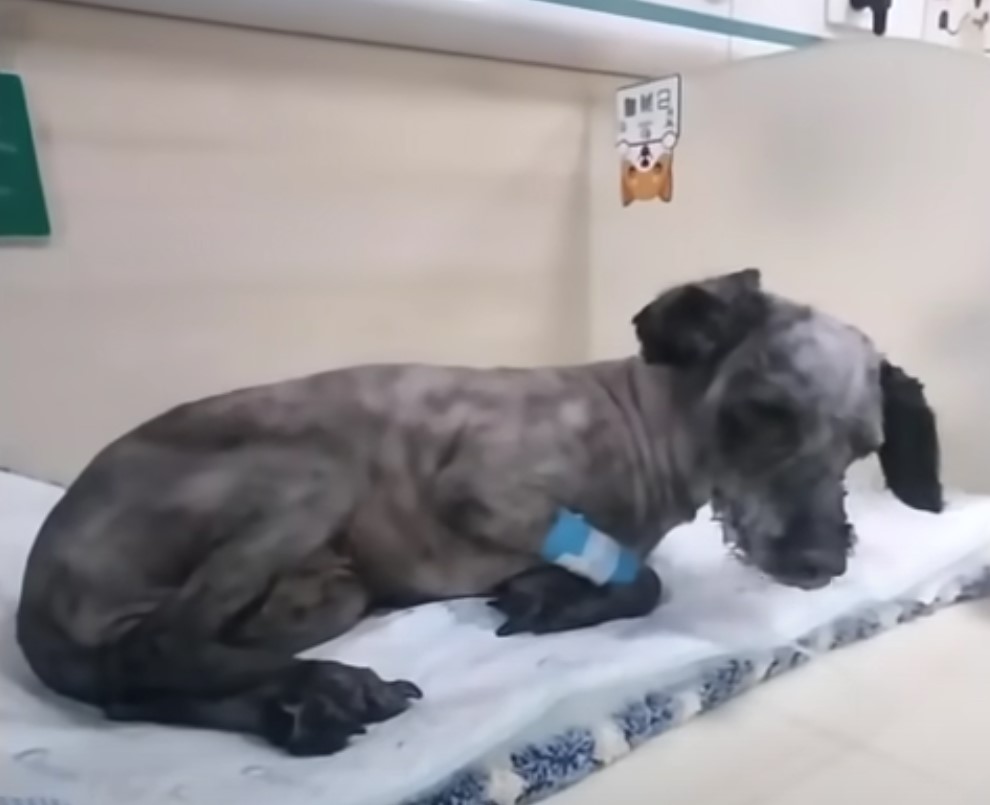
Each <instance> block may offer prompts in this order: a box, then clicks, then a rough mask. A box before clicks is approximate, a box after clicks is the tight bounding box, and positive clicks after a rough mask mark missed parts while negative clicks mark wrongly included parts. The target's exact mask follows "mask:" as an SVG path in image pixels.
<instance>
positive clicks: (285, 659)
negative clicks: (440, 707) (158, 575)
mask: <svg viewBox="0 0 990 805" xmlns="http://www.w3.org/2000/svg"><path fill="white" fill-rule="evenodd" d="M296 503H297V504H299V501H296ZM316 509H317V510H307V508H306V506H305V505H304V502H303V504H302V505H296V506H295V508H293V509H292V510H288V511H286V510H283V509H281V508H280V509H279V511H278V512H277V513H275V512H270V513H268V514H267V516H266V518H265V522H264V523H261V524H258V525H255V526H254V527H252V529H251V530H250V531H249V532H248V533H245V534H243V535H241V536H240V537H238V538H237V539H234V540H231V541H230V542H228V543H227V544H225V545H223V546H222V547H220V548H218V549H217V551H216V552H215V553H214V554H213V555H212V556H210V557H209V558H208V559H207V560H206V561H205V562H204V563H203V564H202V565H200V566H199V567H198V568H197V569H196V570H195V571H194V572H193V574H192V576H191V577H190V579H189V581H188V582H187V583H186V584H185V585H184V587H183V588H182V589H181V590H180V591H179V592H178V593H177V594H176V595H175V596H173V597H172V599H171V600H170V601H168V602H167V603H165V604H163V605H162V606H161V607H160V608H159V609H158V610H157V611H155V612H154V613H152V614H150V615H148V616H146V617H145V618H144V619H142V620H141V621H140V622H139V623H138V624H136V625H135V626H134V627H132V628H131V629H130V630H129V631H127V632H126V633H125V634H123V635H122V636H120V637H119V638H118V639H117V640H115V641H113V642H111V643H110V644H109V645H107V646H104V648H103V649H102V652H101V653H102V663H101V667H102V669H103V672H102V678H103V682H104V690H103V691H102V692H103V694H104V695H103V696H102V697H101V700H102V704H103V707H104V710H105V712H106V713H107V715H108V716H109V717H111V718H115V719H121V720H151V721H158V722H164V723H171V724H186V725H189V726H199V727H208V728H213V729H221V730H228V731H231V730H233V731H239V732H249V733H254V734H257V735H260V736H262V737H264V738H265V739H267V740H268V741H270V742H271V743H273V744H275V745H276V746H279V747H282V748H283V749H285V750H286V751H288V752H290V753H292V754H296V755H312V754H327V753H330V752H335V751H338V750H339V749H342V748H343V747H344V746H345V745H346V743H347V741H348V740H349V738H350V737H351V736H353V735H357V734H359V733H361V732H363V730H364V725H366V724H369V723H372V722H377V721H382V720H385V719H387V718H391V717H392V716H395V715H397V714H399V713H400V712H402V711H404V710H405V709H406V708H407V707H408V706H409V702H410V700H411V699H414V698H419V696H420V695H421V694H420V692H419V690H418V689H417V688H416V687H415V685H413V684H411V683H409V682H405V681H395V682H386V681H383V680H382V679H380V678H379V677H378V676H377V675H376V674H375V673H374V672H373V671H371V670H368V669H364V668H356V667H351V666H346V665H343V664H341V663H336V662H330V661H318V660H300V659H296V658H294V657H293V656H292V653H293V651H294V650H295V649H296V648H299V647H300V646H299V645H298V640H299V638H300V632H299V631H298V629H296V630H294V628H293V627H294V624H293V623H292V622H291V621H285V622H283V621H281V620H279V619H278V618H275V619H274V620H272V621H270V623H269V630H270V631H269V632H268V633H267V634H266V635H260V636H259V637H260V638H261V639H258V640H257V641H255V642H253V644H249V643H245V644H242V645H238V642H239V640H238V627H239V626H240V627H243V629H244V634H250V628H249V624H250V622H251V618H252V616H254V615H258V614H259V613H263V612H265V601H266V599H267V598H268V597H269V596H270V595H271V594H272V593H273V591H274V590H277V589H278V585H279V579H280V578H281V577H282V576H283V575H286V574H287V575H288V577H291V575H292V573H293V571H294V569H295V568H296V567H297V566H299V565H300V563H304V562H305V559H306V558H307V557H308V556H310V555H311V554H312V553H313V552H314V551H315V550H318V549H319V548H320V547H321V546H322V545H323V544H325V543H327V542H328V541H330V537H329V536H328V531H327V529H326V523H327V522H328V519H327V518H326V514H327V512H326V511H322V510H319V509H320V507H316ZM331 522H332V520H331ZM314 529H315V530H314ZM303 566H304V565H303ZM337 581H338V582H339V583H337V584H328V585H327V587H326V592H327V595H326V597H325V599H324V600H323V601H322V604H323V606H322V607H313V609H312V611H311V612H309V613H308V614H311V615H320V616H322V617H323V618H324V620H325V622H324V624H323V631H322V632H321V633H320V634H317V633H316V632H315V631H311V632H310V634H309V635H307V637H309V638H311V639H313V640H315V641H316V642H319V640H320V639H329V637H332V636H333V635H334V634H339V633H341V632H343V631H346V630H347V629H349V628H350V627H351V626H353V625H354V624H355V623H356V622H357V621H358V620H359V619H360V617H361V615H362V614H363V613H364V612H365V609H366V606H367V595H366V593H365V592H364V590H363V588H362V586H361V584H360V581H359V579H358V578H357V577H356V576H351V577H350V578H349V579H343V578H341V579H338V580H337ZM299 614H300V615H304V614H307V613H306V612H300V613H299ZM283 628H284V633H283V631H282V629H283ZM293 637H295V638H296V641H293ZM266 638H267V639H266ZM287 644H288V645H287Z"/></svg>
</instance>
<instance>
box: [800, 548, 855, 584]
mask: <svg viewBox="0 0 990 805" xmlns="http://www.w3.org/2000/svg"><path fill="white" fill-rule="evenodd" d="M794 571H795V572H796V573H797V574H798V575H799V576H803V577H807V578H810V579H819V578H824V579H834V578H836V577H838V576H841V575H842V574H844V573H845V572H846V557H845V554H843V553H838V552H836V551H827V550H823V549H821V548H808V549H805V550H803V551H801V552H800V553H798V554H797V556H795V561H794Z"/></svg>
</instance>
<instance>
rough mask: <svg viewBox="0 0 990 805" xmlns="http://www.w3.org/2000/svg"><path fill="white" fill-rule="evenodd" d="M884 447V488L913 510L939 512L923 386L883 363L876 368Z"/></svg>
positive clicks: (931, 421)
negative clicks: (879, 390) (879, 391)
mask: <svg viewBox="0 0 990 805" xmlns="http://www.w3.org/2000/svg"><path fill="white" fill-rule="evenodd" d="M880 388H881V391H882V393H883V444H881V446H880V450H879V459H880V467H881V468H882V470H883V475H884V479H885V480H886V482H887V487H888V488H889V489H890V491H891V492H893V493H894V495H896V496H897V498H898V499H899V500H900V501H901V502H903V503H905V504H907V505H908V506H911V507H912V508H914V509H921V510H923V511H929V512H940V511H942V508H943V506H944V501H943V498H942V481H941V478H940V471H941V467H940V462H941V458H940V450H939V440H938V428H937V425H936V421H935V412H934V411H932V409H931V407H930V406H929V405H928V401H927V400H926V399H925V391H924V387H923V386H922V385H921V383H920V382H919V381H918V380H917V379H915V378H913V377H911V375H909V374H908V373H907V372H905V371H904V370H903V369H901V368H900V367H897V366H894V365H893V364H892V363H889V362H888V361H884V362H883V363H882V364H881V365H880Z"/></svg>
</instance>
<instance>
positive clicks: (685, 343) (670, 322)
mask: <svg viewBox="0 0 990 805" xmlns="http://www.w3.org/2000/svg"><path fill="white" fill-rule="evenodd" d="M760 285H761V283H760V272H759V271H758V270H757V269H755V268H747V269H744V270H743V271H736V272H734V273H732V274H724V275H722V276H719V277H714V278H712V279H707V280H702V281H701V282H695V283H691V284H688V285H682V286H679V287H677V288H673V289H671V290H669V291H667V292H665V293H663V294H661V295H660V296H658V297H657V298H656V299H655V300H654V301H653V302H651V303H650V304H649V305H647V306H646V307H645V308H643V309H642V310H641V311H639V313H637V314H636V316H635V317H634V318H633V327H635V329H636V337H637V338H638V339H639V344H640V348H641V352H642V355H643V358H644V360H645V361H646V362H647V363H653V364H662V365H665V366H672V367H676V368H679V369H687V368H692V367H698V366H709V365H711V364H713V363H714V362H716V361H718V360H719V359H721V358H723V357H724V356H725V355H726V354H728V353H729V352H730V351H731V350H732V349H733V348H735V347H736V346H738V345H739V343H740V342H742V340H743V339H744V338H746V336H747V335H748V334H749V333H750V332H751V331H752V330H753V329H754V328H755V327H757V326H758V325H759V324H761V323H762V322H763V321H765V319H766V315H767V299H766V297H765V296H764V294H763V291H762V289H761V287H760Z"/></svg>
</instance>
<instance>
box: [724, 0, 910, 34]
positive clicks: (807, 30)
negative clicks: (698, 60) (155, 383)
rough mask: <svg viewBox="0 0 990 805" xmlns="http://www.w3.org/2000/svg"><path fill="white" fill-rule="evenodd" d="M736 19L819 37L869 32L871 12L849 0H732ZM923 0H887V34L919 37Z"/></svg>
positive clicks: (733, 15)
mask: <svg viewBox="0 0 990 805" xmlns="http://www.w3.org/2000/svg"><path fill="white" fill-rule="evenodd" d="M732 17H733V19H734V20H736V21H738V22H748V23H755V24H757V25H767V26H770V27H773V28H783V29H785V30H788V31H795V32H798V33H804V34H811V35H813V36H820V37H822V38H832V37H844V36H857V35H861V36H862V35H869V36H872V35H873V33H872V30H871V28H872V24H873V23H872V20H873V17H872V13H871V12H870V11H854V10H853V9H852V6H850V4H849V0H733V4H732ZM924 18H925V0H891V5H890V11H889V12H888V15H887V33H886V35H887V36H891V37H898V38H905V39H921V38H922V31H923V29H924Z"/></svg>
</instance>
